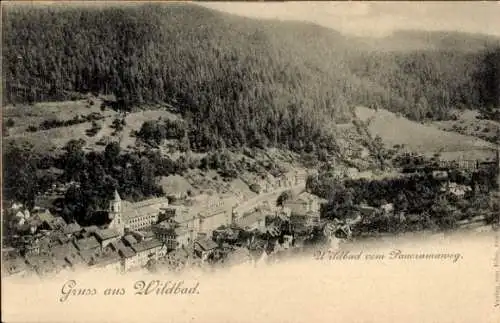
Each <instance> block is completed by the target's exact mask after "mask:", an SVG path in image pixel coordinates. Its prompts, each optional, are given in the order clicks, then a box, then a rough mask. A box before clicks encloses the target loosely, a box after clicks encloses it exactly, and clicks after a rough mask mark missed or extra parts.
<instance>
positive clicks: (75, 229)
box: [63, 222, 82, 237]
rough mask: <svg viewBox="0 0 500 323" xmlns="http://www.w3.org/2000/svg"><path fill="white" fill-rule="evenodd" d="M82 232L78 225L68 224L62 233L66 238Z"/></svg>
mask: <svg viewBox="0 0 500 323" xmlns="http://www.w3.org/2000/svg"><path fill="white" fill-rule="evenodd" d="M80 231H82V228H81V227H80V225H79V224H78V223H76V222H75V223H70V224H68V225H67V226H66V227H64V229H63V232H64V234H66V235H67V236H68V237H71V236H73V235H74V234H77V233H80Z"/></svg>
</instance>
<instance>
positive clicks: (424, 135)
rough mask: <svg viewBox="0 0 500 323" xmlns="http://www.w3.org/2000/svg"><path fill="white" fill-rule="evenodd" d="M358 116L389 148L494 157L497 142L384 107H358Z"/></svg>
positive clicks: (459, 155)
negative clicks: (441, 128)
mask: <svg viewBox="0 0 500 323" xmlns="http://www.w3.org/2000/svg"><path fill="white" fill-rule="evenodd" d="M355 114H356V116H357V117H358V118H359V119H361V120H363V121H368V122H369V126H368V129H369V131H370V132H371V133H372V134H373V136H380V138H381V139H382V141H383V142H384V143H385V144H386V145H387V146H389V147H392V146H394V145H404V147H405V149H407V150H408V151H412V152H418V153H423V154H427V155H430V156H432V155H433V154H435V153H440V152H441V157H442V158H445V159H457V158H464V159H476V158H477V159H486V158H491V157H493V156H494V151H493V149H494V148H495V145H494V144H492V143H489V142H487V141H484V140H481V139H478V138H476V137H472V136H466V135H461V134H458V133H455V132H448V131H443V130H440V129H439V128H437V127H436V126H434V125H426V124H421V123H418V122H415V121H411V120H408V119H406V118H404V117H401V116H398V115H396V114H394V113H392V112H389V111H387V110H384V109H379V110H378V111H375V110H373V109H368V108H364V107H357V108H356V110H355Z"/></svg>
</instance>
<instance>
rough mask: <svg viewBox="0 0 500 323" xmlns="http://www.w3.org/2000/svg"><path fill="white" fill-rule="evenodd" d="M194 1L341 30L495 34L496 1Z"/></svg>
mask: <svg viewBox="0 0 500 323" xmlns="http://www.w3.org/2000/svg"><path fill="white" fill-rule="evenodd" d="M198 4H199V5H202V6H205V7H208V8H212V9H216V10H220V11H225V12H228V13H233V14H237V15H241V16H247V17H253V18H261V19H281V20H299V21H311V22H314V23H317V24H319V25H322V26H326V27H330V28H333V29H336V30H338V31H340V32H343V33H349V34H355V35H360V36H383V35H386V34H389V33H391V32H392V31H394V30H400V29H416V30H445V31H448V30H452V31H462V32H470V33H484V34H491V35H496V36H500V1H467V2H465V1H464V2H459V1H451V2H445V1H441V2H430V1H414V2H392V3H391V2H378V1H373V2H371V1H366V2H362V1H349V2H334V1H332V2H328V1H323V2H267V3H263V2H236V3H229V2H206V3H198Z"/></svg>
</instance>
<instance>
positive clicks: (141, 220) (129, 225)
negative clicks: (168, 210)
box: [108, 190, 168, 235]
mask: <svg viewBox="0 0 500 323" xmlns="http://www.w3.org/2000/svg"><path fill="white" fill-rule="evenodd" d="M167 206H168V199H167V198H166V197H159V198H153V199H149V200H145V201H141V202H137V203H130V202H128V201H124V200H122V199H121V198H120V195H119V194H118V191H116V190H115V193H114V197H113V199H112V200H111V201H110V203H109V210H108V215H109V218H110V220H111V223H110V224H109V227H108V228H110V229H114V230H116V231H118V232H119V233H120V235H123V234H124V232H125V229H129V230H132V231H135V230H141V229H144V228H147V227H149V226H151V225H152V224H155V223H156V222H157V221H158V215H159V213H160V210H161V209H163V208H165V207H167Z"/></svg>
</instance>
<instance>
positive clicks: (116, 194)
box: [114, 189, 122, 201]
mask: <svg viewBox="0 0 500 323" xmlns="http://www.w3.org/2000/svg"><path fill="white" fill-rule="evenodd" d="M114 196H115V201H121V200H122V199H121V197H120V194H118V191H117V190H116V189H115V194H114Z"/></svg>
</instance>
